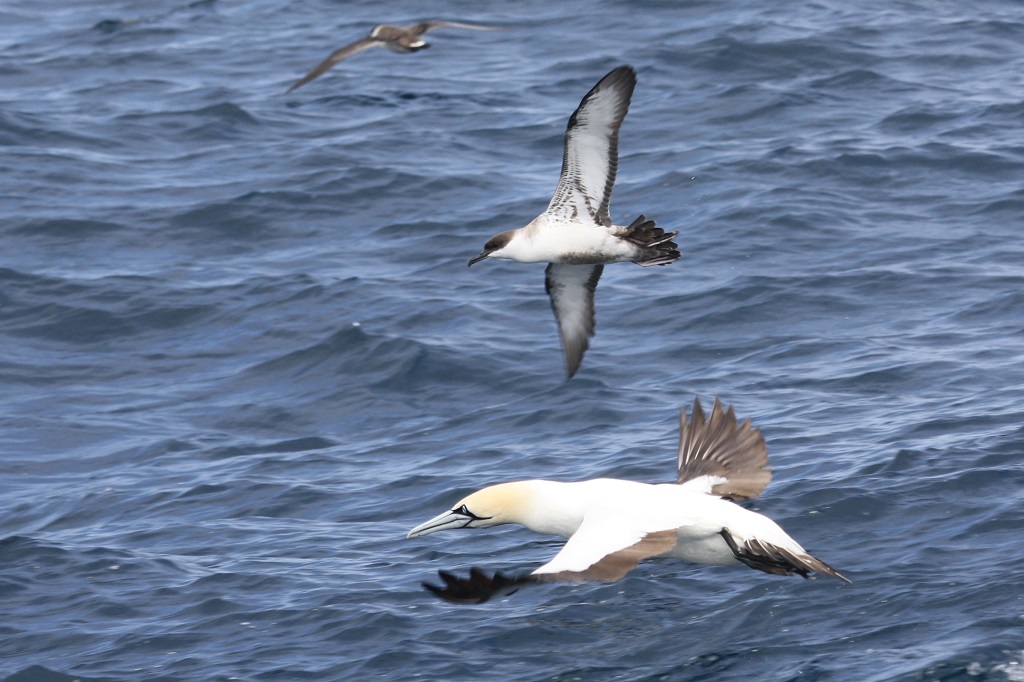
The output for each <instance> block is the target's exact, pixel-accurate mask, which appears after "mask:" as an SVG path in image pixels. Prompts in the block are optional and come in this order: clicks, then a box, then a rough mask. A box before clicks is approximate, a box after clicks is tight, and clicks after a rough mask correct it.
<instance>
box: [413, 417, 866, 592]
mask: <svg viewBox="0 0 1024 682" xmlns="http://www.w3.org/2000/svg"><path fill="white" fill-rule="evenodd" d="M679 422H680V434H679V456H678V460H677V471H678V473H677V480H676V483H662V484H656V485H652V484H647V483H636V482H634V481H623V480H618V479H611V478H598V479H593V480H590V481H579V482H575V483H562V482H558V481H543V480H534V481H516V482H513V483H500V484H498V485H492V486H490V487H487V488H484V489H483V490H479V491H477V492H475V493H473V494H472V495H470V496H469V497H466V498H465V499H462V500H460V501H459V502H457V503H455V505H454V506H452V508H451V510H450V511H446V512H444V513H443V514H440V515H438V516H436V517H434V518H433V519H431V520H429V521H427V522H426V523H423V524H420V525H419V526H416V527H415V528H413V529H412V530H411V531H409V535H408V537H410V538H412V537H417V536H420V535H427V534H429V533H436V532H437V531H439V530H448V529H450V528H486V527H488V526H497V525H499V524H503V523H518V524H521V525H523V526H526V527H527V528H529V529H530V530H533V531H536V532H538V533H547V534H550V535H560V536H562V537H565V538H568V541H567V542H566V543H565V545H564V546H563V547H562V549H561V551H559V552H558V554H556V555H555V557H554V558H553V559H551V561H549V562H548V563H546V564H544V565H543V566H541V567H540V568H538V569H536V570H535V571H533V572H531V573H522V574H510V575H505V574H502V573H494V574H493V575H488V574H487V573H486V572H484V571H482V570H480V569H477V568H473V569H471V570H470V572H469V577H468V578H460V577H458V576H456V575H454V574H452V573H449V572H447V571H439V572H438V573H439V575H440V576H441V580H442V581H443V583H444V584H443V585H441V586H437V585H432V584H430V583H423V586H424V587H425V588H426V589H428V590H430V591H431V592H433V593H434V594H436V595H437V596H439V597H441V598H443V599H446V600H448V601H452V602H456V603H463V604H481V603H483V602H485V601H487V600H488V599H490V598H492V597H494V596H496V595H498V596H501V595H508V594H511V593H512V592H515V591H516V590H517V589H519V588H520V587H523V586H526V585H531V584H536V583H547V582H581V581H584V580H598V581H603V582H614V581H616V580H619V579H620V578H622V577H623V576H625V575H626V574H627V573H629V572H630V571H631V570H633V569H634V568H636V567H637V565H638V564H639V563H640V562H641V561H642V560H644V559H646V558H648V557H655V556H669V557H675V558H678V559H683V560H685V561H690V562H693V563H698V564H710V565H715V566H727V565H730V564H746V565H747V566H749V567H751V568H756V569H757V570H759V571H764V572H766V573H774V574H776V575H799V576H802V577H804V578H809V577H811V576H812V574H814V573H823V574H825V575H830V576H832V577H834V578H839V579H840V580H843V581H845V582H850V581H849V580H848V579H847V578H846V577H844V576H843V575H841V574H840V573H839V572H838V571H836V570H835V569H834V568H832V567H831V566H829V565H828V564H826V563H825V562H824V561H821V560H819V559H815V558H814V557H813V556H811V555H810V554H808V553H807V551H806V550H805V549H804V548H803V547H801V546H800V545H799V544H798V543H797V541H796V540H794V539H793V538H791V537H789V535H787V534H786V532H785V531H784V530H782V528H780V527H779V526H778V525H777V524H776V523H775V522H774V521H772V520H771V519H769V518H768V517H766V516H762V515H761V514H758V513H757V512H754V511H750V510H749V509H745V508H744V507H741V506H740V505H739V504H737V503H736V502H735V501H734V500H748V499H753V498H755V497H757V496H758V495H760V494H761V491H762V490H764V488H765V486H766V485H768V482H769V481H770V480H771V469H770V468H769V466H768V450H767V449H766V447H765V443H764V437H763V436H762V435H761V431H760V429H753V428H751V426H750V420H749V419H748V420H746V421H745V422H744V423H743V424H741V425H739V426H737V425H736V415H735V413H734V412H733V409H732V407H731V406H730V407H729V409H728V410H725V409H723V408H722V403H721V401H719V400H717V399H716V400H715V404H714V407H713V408H712V410H711V417H710V418H708V419H706V418H705V414H704V410H703V408H701V404H700V400H699V399H697V400H694V403H693V417H692V419H690V420H687V418H686V409H685V408H684V409H683V410H681V411H680V415H679Z"/></svg>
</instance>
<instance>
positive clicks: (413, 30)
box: [286, 21, 500, 94]
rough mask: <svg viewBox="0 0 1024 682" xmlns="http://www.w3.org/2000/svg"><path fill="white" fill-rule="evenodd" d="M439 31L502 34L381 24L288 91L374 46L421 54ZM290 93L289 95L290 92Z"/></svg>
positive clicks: (445, 24) (447, 24) (452, 24)
mask: <svg viewBox="0 0 1024 682" xmlns="http://www.w3.org/2000/svg"><path fill="white" fill-rule="evenodd" d="M439 28H468V29H471V30H474V31H498V30H500V29H499V28H498V27H496V26H478V25H475V24H460V23H459V22H457V21H425V22H423V23H422V24H416V25H415V26H392V25H391V24H379V25H377V26H374V27H373V30H372V31H370V35H368V36H366V37H365V38H360V39H359V40H357V41H355V42H354V43H350V44H349V45H346V46H345V47H342V48H339V49H337V50H335V51H334V52H332V53H331V54H330V56H329V57H327V59H325V60H323V61H322V62H320V63H319V64H317V65H316V67H315V68H314V69H313V70H312V71H310V72H309V73H307V74H306V75H305V76H303V77H302V78H300V79H299V80H297V81H295V83H293V84H292V86H291V87H290V88H288V91H287V92H291V91H292V90H294V89H296V88H300V87H302V86H303V85H305V84H306V83H308V82H309V81H311V80H313V79H314V78H317V77H318V76H320V75H321V74H323V73H324V72H325V71H327V70H329V69H331V68H332V67H333V66H334V65H335V64H337V63H339V62H342V61H344V60H346V59H348V58H349V57H351V56H352V55H354V54H358V53H360V52H362V51H363V50H366V49H369V48H371V47H377V46H382V47H386V48H388V49H390V50H392V51H394V52H417V51H419V50H422V49H424V48H427V47H430V43H428V42H427V41H425V40H423V38H421V37H420V36H422V35H423V34H424V33H426V32H427V31H434V30H436V29H439ZM286 94H287V93H286Z"/></svg>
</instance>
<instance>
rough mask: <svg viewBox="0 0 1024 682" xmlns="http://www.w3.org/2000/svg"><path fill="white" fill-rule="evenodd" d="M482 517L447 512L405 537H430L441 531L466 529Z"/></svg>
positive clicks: (419, 526)
mask: <svg viewBox="0 0 1024 682" xmlns="http://www.w3.org/2000/svg"><path fill="white" fill-rule="evenodd" d="M479 518H480V517H478V516H473V515H472V514H461V513H459V512H457V511H446V512H445V513H443V514H438V515H437V516H435V517H434V518H432V519H430V520H429V521H427V522H426V523H421V524H420V525H418V526H416V527H415V528H413V529H412V530H411V531H409V534H408V535H406V536H405V537H407V538H415V537H418V536H420V535H430V534H431V533H436V532H437V531H439V530H448V529H449V528H466V527H467V526H469V524H471V523H473V521H476V520H479Z"/></svg>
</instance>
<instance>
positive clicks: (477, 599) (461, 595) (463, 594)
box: [421, 568, 530, 604]
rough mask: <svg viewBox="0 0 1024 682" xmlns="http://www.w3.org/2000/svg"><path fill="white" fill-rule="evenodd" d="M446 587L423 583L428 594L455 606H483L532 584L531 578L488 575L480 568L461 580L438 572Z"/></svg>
mask: <svg viewBox="0 0 1024 682" xmlns="http://www.w3.org/2000/svg"><path fill="white" fill-rule="evenodd" d="M437 575H438V576H439V577H440V578H441V580H442V582H444V586H443V587H442V586H438V585H432V584H431V583H427V582H424V583H421V584H422V585H423V587H424V589H426V590H427V591H428V592H431V593H433V594H434V595H436V596H437V597H440V598H441V599H444V600H445V601H449V602H452V603H453V604H483V603H484V602H487V601H490V600H491V599H492V598H493V597H496V596H501V597H505V596H508V595H510V594H513V593H514V592H516V591H517V590H518V589H519V587H520V586H521V585H522V584H524V583H526V582H530V580H529V576H507V575H504V574H502V573H500V572H497V571H496V572H495V573H494V575H490V576H489V575H487V574H486V573H484V572H483V571H481V570H480V569H478V568H471V569H469V576H468V577H466V578H460V577H459V576H457V575H455V574H454V573H449V572H448V571H438V572H437Z"/></svg>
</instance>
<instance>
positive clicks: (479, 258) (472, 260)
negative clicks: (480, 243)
mask: <svg viewBox="0 0 1024 682" xmlns="http://www.w3.org/2000/svg"><path fill="white" fill-rule="evenodd" d="M490 255H491V252H490V251H483V252H481V254H480V255H479V256H476V257H474V258H470V259H469V263H467V264H466V265H467V266H469V265H472V264H473V263H479V262H480V261H482V260H483V259H484V258H487V257H488V256H490Z"/></svg>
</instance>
